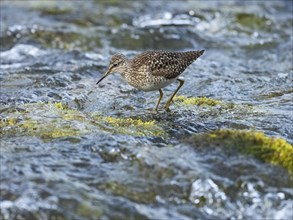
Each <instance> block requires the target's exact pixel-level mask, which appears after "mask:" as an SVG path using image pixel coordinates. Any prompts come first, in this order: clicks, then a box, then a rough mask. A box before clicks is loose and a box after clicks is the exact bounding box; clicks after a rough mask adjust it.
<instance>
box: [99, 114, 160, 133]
mask: <svg viewBox="0 0 293 220" xmlns="http://www.w3.org/2000/svg"><path fill="white" fill-rule="evenodd" d="M96 119H97V120H99V121H100V122H104V123H106V124H107V125H110V126H111V127H112V129H113V130H114V131H115V132H117V133H121V134H128V135H134V136H164V135H165V132H164V130H163V129H162V128H161V127H160V126H158V125H157V124H156V122H155V121H142V120H141V119H132V118H113V117H101V116H98V117H96Z"/></svg>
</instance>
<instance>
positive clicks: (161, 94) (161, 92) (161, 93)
mask: <svg viewBox="0 0 293 220" xmlns="http://www.w3.org/2000/svg"><path fill="white" fill-rule="evenodd" d="M159 92H160V98H159V100H158V102H157V105H156V108H155V111H158V107H159V104H160V102H161V100H162V97H163V91H162V89H159Z"/></svg>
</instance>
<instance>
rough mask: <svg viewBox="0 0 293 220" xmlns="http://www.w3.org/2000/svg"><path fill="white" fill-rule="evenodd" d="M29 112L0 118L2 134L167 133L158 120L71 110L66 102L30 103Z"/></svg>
mask: <svg viewBox="0 0 293 220" xmlns="http://www.w3.org/2000/svg"><path fill="white" fill-rule="evenodd" d="M23 108H24V109H25V111H21V112H19V111H14V112H11V113H8V114H6V115H5V117H3V118H2V119H1V120H0V128H1V131H0V133H1V135H12V136H13V135H29V136H37V137H41V138H43V139H46V140H48V139H55V138H60V137H72V136H80V135H83V134H88V133H95V132H110V133H117V134H125V135H131V136H164V135H165V132H164V130H163V128H161V127H160V126H159V125H157V124H156V122H155V121H143V120H141V119H132V118H113V117H107V116H100V115H99V116H97V114H94V113H89V114H88V113H83V112H80V111H78V110H74V109H70V108H69V107H68V106H67V105H65V104H63V103H62V102H56V103H30V104H25V105H23Z"/></svg>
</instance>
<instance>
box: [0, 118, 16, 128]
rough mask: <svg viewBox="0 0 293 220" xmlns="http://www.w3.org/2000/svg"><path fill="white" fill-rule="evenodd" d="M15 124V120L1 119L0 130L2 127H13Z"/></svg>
mask: <svg viewBox="0 0 293 220" xmlns="http://www.w3.org/2000/svg"><path fill="white" fill-rule="evenodd" d="M16 122H17V118H14V117H12V118H2V119H1V120H0V128H3V127H7V126H13V125H15V124H16Z"/></svg>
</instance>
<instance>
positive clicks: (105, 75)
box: [96, 71, 109, 85]
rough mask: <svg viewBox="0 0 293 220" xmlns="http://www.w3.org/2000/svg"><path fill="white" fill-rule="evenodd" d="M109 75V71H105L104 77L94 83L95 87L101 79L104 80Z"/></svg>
mask: <svg viewBox="0 0 293 220" xmlns="http://www.w3.org/2000/svg"><path fill="white" fill-rule="evenodd" d="M108 75H109V71H107V72H106V73H105V74H104V76H102V78H101V79H99V81H98V82H97V83H96V85H98V84H99V83H100V82H101V81H102V80H103V79H105V78H106V77H107V76H108Z"/></svg>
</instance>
